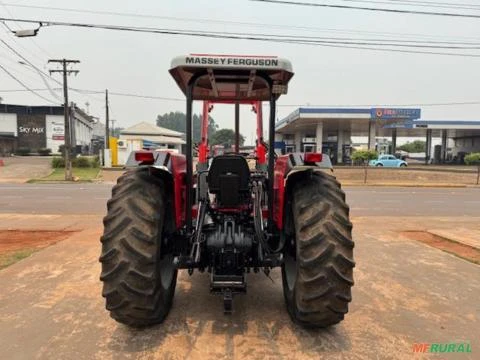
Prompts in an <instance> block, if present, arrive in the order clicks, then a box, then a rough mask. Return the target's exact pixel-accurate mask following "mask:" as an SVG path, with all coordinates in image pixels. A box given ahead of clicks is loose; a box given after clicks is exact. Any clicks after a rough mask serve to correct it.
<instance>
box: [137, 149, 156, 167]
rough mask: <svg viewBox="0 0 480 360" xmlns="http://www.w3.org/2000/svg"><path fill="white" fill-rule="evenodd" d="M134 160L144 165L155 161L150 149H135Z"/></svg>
mask: <svg viewBox="0 0 480 360" xmlns="http://www.w3.org/2000/svg"><path fill="white" fill-rule="evenodd" d="M135 161H138V162H139V163H141V164H144V165H151V164H153V163H154V162H155V158H154V156H153V152H151V151H137V152H135Z"/></svg>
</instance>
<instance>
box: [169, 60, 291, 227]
mask: <svg viewBox="0 0 480 360" xmlns="http://www.w3.org/2000/svg"><path fill="white" fill-rule="evenodd" d="M170 74H171V75H172V76H173V78H174V79H175V81H176V82H177V85H178V86H179V87H180V89H181V90H182V92H183V93H184V94H185V96H186V100H187V109H186V143H187V144H186V178H185V203H186V206H185V225H186V230H187V233H189V234H190V233H191V232H192V231H193V227H192V208H191V207H192V204H193V202H192V200H193V197H192V196H193V195H192V194H193V187H192V184H193V183H192V177H193V156H192V103H193V101H194V100H203V101H212V102H224V103H229V102H231V103H240V102H246V101H259V102H261V101H268V102H269V104H270V116H269V124H268V137H269V147H268V167H267V172H268V179H269V182H268V206H269V208H270V209H273V205H274V202H273V183H274V181H273V175H274V165H275V163H274V157H275V151H274V138H275V112H276V101H277V99H278V98H279V97H280V95H281V94H286V93H287V91H288V82H289V81H290V79H291V78H292V76H293V70H292V64H291V63H290V61H288V60H285V59H281V58H278V57H276V56H248V55H247V56H245V55H210V54H190V55H184V56H178V57H176V58H174V59H173V61H172V66H171V69H170ZM237 108H238V106H237V107H236V109H237ZM238 114H239V112H238V111H236V114H235V117H236V119H235V124H236V125H235V128H236V131H237V132H238V126H237V125H238V122H239V121H238ZM259 140H261V139H259ZM273 226H274V221H273V211H270V212H269V215H268V228H269V230H270V232H272V229H273Z"/></svg>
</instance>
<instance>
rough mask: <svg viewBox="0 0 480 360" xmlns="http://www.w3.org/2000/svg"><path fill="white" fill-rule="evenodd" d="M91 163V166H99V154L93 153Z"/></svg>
mask: <svg viewBox="0 0 480 360" xmlns="http://www.w3.org/2000/svg"><path fill="white" fill-rule="evenodd" d="M91 165H92V167H93V168H98V167H100V156H98V155H95V156H94V157H93V158H92V159H91Z"/></svg>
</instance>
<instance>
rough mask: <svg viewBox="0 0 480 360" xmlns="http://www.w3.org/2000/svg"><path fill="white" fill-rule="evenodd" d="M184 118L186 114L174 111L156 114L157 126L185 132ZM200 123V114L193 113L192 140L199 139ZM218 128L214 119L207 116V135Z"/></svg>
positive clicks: (210, 134) (197, 140)
mask: <svg viewBox="0 0 480 360" xmlns="http://www.w3.org/2000/svg"><path fill="white" fill-rule="evenodd" d="M186 119H187V116H186V115H185V113H183V112H180V111H176V112H170V113H165V114H163V115H158V116H157V126H161V127H164V128H167V129H170V130H174V131H180V132H183V133H185V132H186V127H187V124H186ZM201 125H202V115H197V114H193V116H192V126H193V129H192V134H193V142H199V141H200V135H201ZM217 129H218V125H217V124H216V123H215V120H214V119H213V118H212V117H211V116H209V117H208V137H209V138H210V137H211V136H213V134H215V132H216V131H217Z"/></svg>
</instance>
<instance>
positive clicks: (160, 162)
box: [126, 151, 186, 232]
mask: <svg viewBox="0 0 480 360" xmlns="http://www.w3.org/2000/svg"><path fill="white" fill-rule="evenodd" d="M152 153H153V159H154V160H153V163H152V162H149V163H140V162H138V161H135V152H132V153H131V155H130V158H129V160H130V159H132V161H131V162H130V163H129V162H127V165H126V168H133V167H138V166H148V167H149V169H150V174H151V175H152V176H156V177H158V178H160V179H162V180H163V181H164V183H165V186H166V190H167V192H166V193H167V194H168V196H170V199H169V203H170V204H171V205H169V206H171V207H172V211H171V212H170V213H171V214H174V216H173V217H172V218H173V220H174V221H173V224H172V227H173V229H169V230H172V232H173V231H175V230H178V229H180V228H181V227H183V226H184V225H185V201H184V199H185V189H186V184H185V176H186V158H185V155H181V154H177V153H173V152H169V151H152Z"/></svg>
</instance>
